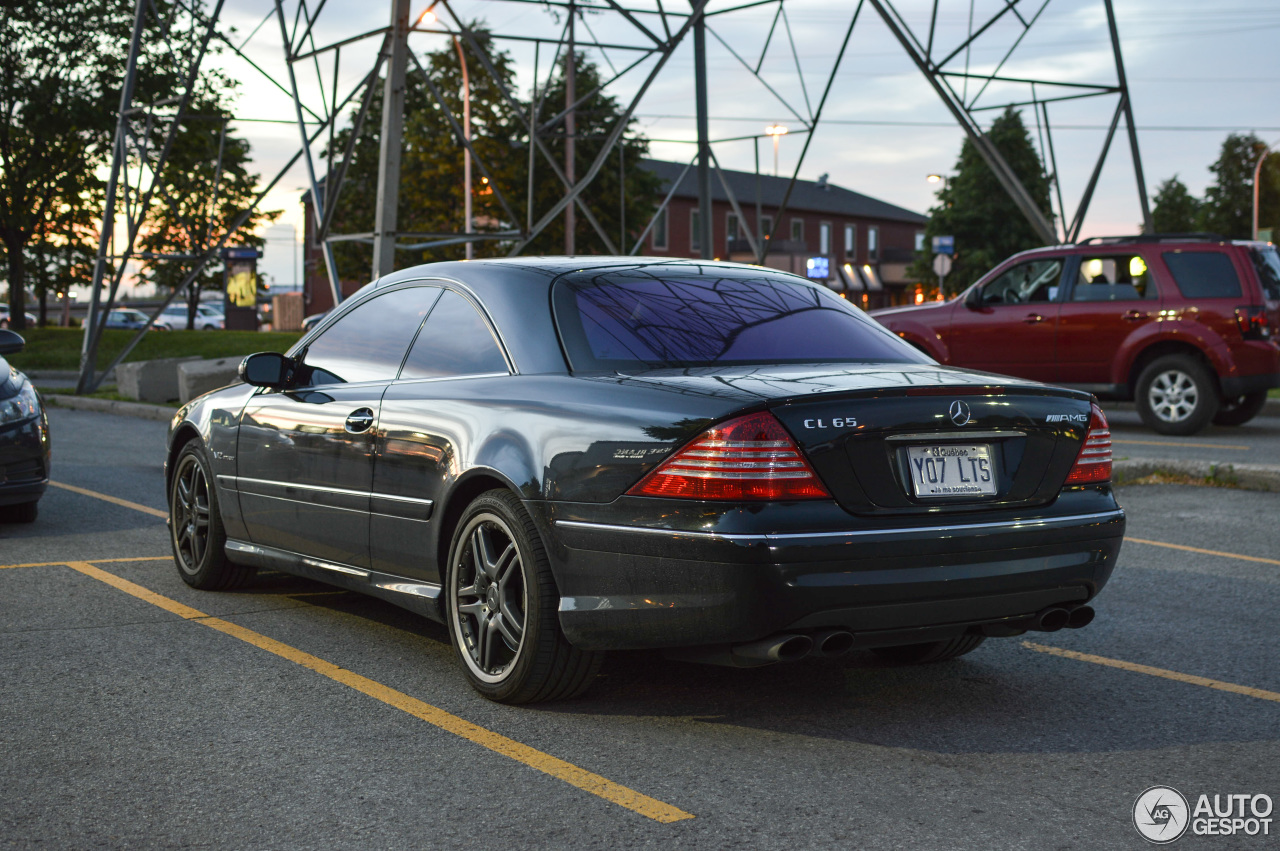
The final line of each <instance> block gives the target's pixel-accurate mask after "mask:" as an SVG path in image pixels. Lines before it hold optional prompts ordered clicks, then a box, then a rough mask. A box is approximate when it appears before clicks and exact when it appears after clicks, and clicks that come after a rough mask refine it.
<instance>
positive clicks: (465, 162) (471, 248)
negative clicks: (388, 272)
mask: <svg viewBox="0 0 1280 851" xmlns="http://www.w3.org/2000/svg"><path fill="white" fill-rule="evenodd" d="M453 46H454V47H455V48H457V50H458V64H460V65H461V66H462V138H463V140H464V141H465V142H466V144H465V145H463V146H462V215H463V218H464V219H465V221H464V222H463V233H465V234H467V235H468V236H470V235H471V80H470V78H469V77H468V76H467V57H466V56H465V55H464V54H463V52H462V42H461V41H459V40H458V37H457V36H456V35H455V36H454V37H453ZM474 252H475V243H473V242H472V241H471V240H469V239H468V240H467V259H468V260H470V259H472V257H473V255H474Z"/></svg>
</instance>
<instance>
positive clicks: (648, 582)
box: [166, 258, 1125, 703]
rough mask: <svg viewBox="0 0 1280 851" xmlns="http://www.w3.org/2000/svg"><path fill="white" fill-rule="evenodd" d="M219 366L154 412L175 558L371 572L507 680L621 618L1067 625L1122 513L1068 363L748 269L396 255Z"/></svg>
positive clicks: (571, 679) (913, 641) (738, 634)
mask: <svg viewBox="0 0 1280 851" xmlns="http://www.w3.org/2000/svg"><path fill="white" fill-rule="evenodd" d="M241 376H242V378H243V379H244V380H245V382H246V383H245V384H241V385H234V386H232V387H228V388H224V389H222V390H218V391H214V392H213V393H210V394H208V395H206V396H203V397H201V398H199V399H197V400H194V401H193V402H192V403H190V404H188V405H187V406H185V407H184V408H182V409H181V410H180V411H179V412H178V413H177V415H176V416H175V417H174V420H173V423H172V428H171V429H170V434H169V445H168V455H167V458H166V482H167V487H168V498H169V504H170V529H171V538H172V543H173V548H174V554H175V560H176V562H177V566H178V568H179V573H180V575H181V576H182V578H183V579H184V580H185V581H187V582H188V583H189V584H191V585H193V586H195V587H198V588H207V589H218V588H229V587H232V586H235V585H239V584H242V583H244V582H246V581H247V580H248V579H249V578H250V577H251V576H252V574H253V572H254V571H255V570H256V569H258V568H268V569H275V570H282V571H285V572H289V573H293V574H296V575H300V576H306V577H311V578H315V579H319V580H322V581H324V582H327V583H331V584H334V585H338V586H341V587H344V588H348V589H353V590H357V591H361V592H364V593H367V594H371V595H374V596H377V597H380V598H383V599H385V600H390V601H392V602H394V603H396V604H398V605H401V606H404V607H406V608H408V609H411V610H413V611H416V612H419V613H421V614H424V615H426V616H428V617H431V618H434V619H437V620H440V621H442V622H444V623H446V624H447V627H448V632H449V634H450V638H451V640H452V642H453V644H454V647H455V650H456V653H457V656H458V659H459V662H460V665H461V668H462V670H463V671H464V673H465V674H466V676H467V677H468V679H469V680H470V682H471V684H472V685H473V686H474V687H475V688H476V689H477V690H478V691H479V692H481V693H482V694H484V695H485V696H486V697H489V698H491V699H494V700H499V701H503V702H510V703H522V702H530V701H537V700H549V699H563V698H567V697H571V696H574V695H577V694H580V693H581V692H582V691H584V690H585V689H586V688H587V687H588V686H589V684H590V682H591V680H592V679H593V678H594V676H595V673H596V672H597V670H598V667H599V664H600V661H601V659H602V657H603V654H604V653H605V652H606V651H608V650H612V649H637V648H654V649H660V650H662V651H664V652H665V653H666V654H667V655H669V656H671V657H674V658H678V659H685V660H691V661H699V662H707V663H718V664H728V665H739V666H753V665H762V664H770V663H773V662H787V661H792V660H796V659H799V658H803V657H805V656H809V655H817V656H839V655H842V654H845V653H848V652H849V651H851V650H854V649H860V648H865V649H871V650H874V651H875V652H877V653H878V654H880V655H882V656H884V657H885V658H887V659H889V660H891V661H894V662H899V663H913V662H927V661H937V660H942V659H947V658H953V657H955V656H959V655H961V654H964V653H967V652H970V651H972V650H973V649H975V648H976V647H977V646H978V645H979V644H981V643H982V642H983V641H984V640H985V639H986V638H987V637H993V636H1002V637H1003V636H1015V635H1019V634H1022V633H1023V632H1025V631H1027V630H1046V631H1052V630H1055V629H1060V628H1063V627H1080V626H1084V625H1086V624H1087V623H1088V622H1089V621H1090V620H1091V619H1092V617H1093V609H1092V607H1091V606H1090V605H1089V603H1090V602H1091V601H1092V600H1093V598H1094V597H1095V596H1096V595H1097V594H1098V592H1099V590H1100V589H1101V588H1102V587H1103V585H1104V584H1105V583H1106V582H1107V579H1108V578H1109V576H1110V574H1111V572H1112V569H1113V568H1114V566H1115V561H1116V557H1117V555H1118V552H1119V549H1120V545H1121V541H1122V537H1123V533H1124V525H1125V521H1124V512H1123V511H1122V510H1121V508H1120V507H1119V505H1118V504H1117V503H1116V500H1115V497H1114V495H1113V493H1112V488H1111V481H1110V478H1111V450H1110V436H1109V432H1108V430H1107V425H1106V421H1105V418H1104V417H1103V415H1102V412H1101V410H1100V409H1099V408H1098V407H1097V405H1096V404H1095V403H1094V401H1093V399H1092V397H1090V396H1089V395H1088V394H1087V393H1083V392H1080V391H1075V390H1068V389H1062V388H1055V387H1050V386H1046V385H1043V384H1039V383H1035V382H1031V381H1025V380H1019V379H1012V378H1007V377H1000V376H993V375H989V374H984V373H978V372H973V371H969V370H962V369H956V368H951V367H943V366H939V365H938V364H936V363H934V362H933V361H931V360H930V359H929V358H927V357H925V356H924V355H922V354H920V353H919V352H918V351H916V350H915V349H914V348H912V347H911V346H910V345H909V344H907V343H906V342H904V341H902V340H900V339H899V338H897V337H896V336H894V335H893V334H891V333H890V332H888V331H886V330H885V329H883V328H882V327H881V326H879V325H878V324H877V323H875V322H874V321H873V320H871V319H870V318H869V317H867V316H866V315H865V314H864V313H862V312H861V311H859V310H857V309H856V308H853V307H851V306H849V305H848V304H847V303H846V302H844V301H843V300H842V299H840V298H838V297H836V296H834V295H833V294H832V293H830V292H829V291H828V290H826V289H825V288H823V287H820V286H817V285H814V284H812V283H810V282H807V281H805V280H804V279H802V278H799V277H797V276H793V275H788V274H784V273H779V272H774V271H772V270H767V269H761V268H757V267H751V266H742V265H737V264H729V263H712V262H700V261H671V260H652V259H634V258H627V259H625V260H623V259H618V258H541V259H531V258H523V259H513V260H506V261H477V262H467V263H438V264H432V265H428V266H420V267H417V268H413V269H406V270H403V271H400V272H397V273H395V274H392V275H389V276H386V277H384V278H382V279H380V280H378V281H377V282H375V283H374V284H370V285H368V286H366V287H365V288H364V289H362V290H361V291H360V292H359V293H357V294H356V295H354V296H353V297H351V298H350V299H348V300H347V301H345V302H344V303H343V304H341V305H340V306H339V307H338V308H337V309H335V310H334V311H333V312H331V313H330V314H329V315H328V316H326V317H325V319H324V321H323V322H321V323H320V324H319V325H318V327H316V328H315V329H313V330H312V331H311V332H309V333H308V334H306V335H304V336H303V338H302V339H301V340H300V341H299V342H298V343H297V344H296V345H295V346H294V347H293V348H292V349H290V350H289V352H287V353H285V354H274V353H260V354H257V355H251V356H250V357H248V358H246V359H245V361H244V363H243V364H242V365H241Z"/></svg>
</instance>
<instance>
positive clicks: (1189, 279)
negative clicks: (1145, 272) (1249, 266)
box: [1163, 251, 1241, 298]
mask: <svg viewBox="0 0 1280 851" xmlns="http://www.w3.org/2000/svg"><path fill="white" fill-rule="evenodd" d="M1163 257H1164V262H1165V265H1166V266H1168V267H1169V271H1170V272H1172V273H1173V280H1174V281H1176V282H1177V284H1178V289H1179V290H1180V291H1181V292H1182V295H1183V296H1185V297H1186V298H1240V295H1241V289H1240V278H1239V276H1237V275H1236V267H1235V264H1234V263H1232V262H1231V258H1230V257H1228V256H1227V255H1226V254H1224V253H1222V252H1221V251H1166V252H1164V253H1163Z"/></svg>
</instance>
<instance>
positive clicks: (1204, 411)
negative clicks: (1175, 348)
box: [1134, 355, 1218, 435]
mask: <svg viewBox="0 0 1280 851" xmlns="http://www.w3.org/2000/svg"><path fill="white" fill-rule="evenodd" d="M1134 402H1135V403H1136V407H1137V409H1138V416H1140V417H1142V421H1143V422H1144V423H1146V425H1147V427H1148V428H1150V429H1152V430H1153V431H1156V432H1159V433H1160V434H1171V435H1188V434H1195V433H1196V432H1198V431H1200V430H1201V429H1203V428H1204V427H1205V426H1207V425H1208V424H1209V422H1210V421H1211V420H1212V419H1213V418H1214V416H1215V415H1216V414H1217V413H1218V392H1217V388H1216V387H1215V386H1214V381H1213V376H1212V375H1211V374H1210V372H1209V370H1208V369H1207V368H1206V367H1205V366H1204V364H1202V363H1201V362H1200V361H1198V360H1197V359H1195V358H1193V357H1191V356H1190V355H1165V356H1164V357H1162V358H1156V359H1155V360H1153V361H1152V362H1151V363H1149V364H1148V365H1147V367H1146V369H1144V370H1142V373H1141V374H1140V375H1139V376H1138V386H1137V393H1136V394H1135V398H1134Z"/></svg>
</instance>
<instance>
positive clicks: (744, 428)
mask: <svg viewBox="0 0 1280 851" xmlns="http://www.w3.org/2000/svg"><path fill="white" fill-rule="evenodd" d="M627 493H628V494H630V495H632V496H665V497H674V498H677V499H725V500H735V501H740V500H773V501H779V500H794V499H830V498H831V494H829V493H827V489H826V488H825V487H823V486H822V482H820V481H818V476H817V474H815V473H814V472H813V468H812V467H810V466H809V462H808V461H806V460H805V458H804V455H802V454H801V452H800V447H799V446H797V445H796V442H795V441H794V440H792V439H791V435H790V434H788V433H787V430H786V429H785V428H783V427H782V423H780V422H778V420H777V418H775V417H774V416H773V414H770V413H768V412H761V413H758V414H748V415H747V416H745V417H737V418H736V419H732V420H728V421H726V422H723V423H720V424H719V425H717V426H713V427H712V428H709V429H707V430H706V431H704V432H703V433H702V434H701V435H699V436H698V438H697V439H696V440H694V441H693V442H692V443H689V444H686V445H685V446H684V447H683V448H681V449H680V450H679V451H678V452H676V454H674V455H672V456H671V457H670V458H668V459H667V460H665V461H663V462H662V463H661V464H659V465H658V468H657V469H656V470H654V471H653V472H651V473H649V475H647V476H645V477H644V478H643V479H641V480H640V481H639V482H638V483H637V484H636V486H635V487H633V488H632V489H631V490H629V491H627Z"/></svg>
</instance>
